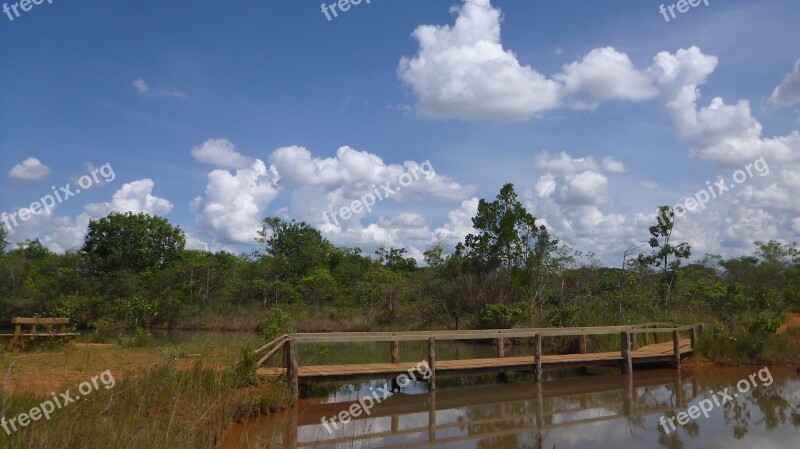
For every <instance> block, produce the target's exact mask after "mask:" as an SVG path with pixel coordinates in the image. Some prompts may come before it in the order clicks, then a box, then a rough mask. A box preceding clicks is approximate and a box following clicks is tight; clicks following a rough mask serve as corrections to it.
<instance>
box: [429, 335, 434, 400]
mask: <svg viewBox="0 0 800 449" xmlns="http://www.w3.org/2000/svg"><path fill="white" fill-rule="evenodd" d="M428 368H430V370H431V377H430V379H428V389H429V390H430V391H436V339H435V338H433V337H431V338H429V339H428Z"/></svg>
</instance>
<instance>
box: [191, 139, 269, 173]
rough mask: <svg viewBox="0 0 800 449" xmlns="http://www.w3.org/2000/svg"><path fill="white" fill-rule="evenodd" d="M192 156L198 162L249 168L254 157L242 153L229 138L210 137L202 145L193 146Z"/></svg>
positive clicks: (224, 166)
mask: <svg viewBox="0 0 800 449" xmlns="http://www.w3.org/2000/svg"><path fill="white" fill-rule="evenodd" d="M192 156H194V158H195V160H197V161H198V162H202V163H205V164H210V165H216V166H217V167H223V168H238V169H242V168H247V167H250V166H251V165H253V162H254V161H253V159H251V158H249V157H247V156H244V155H242V154H240V153H239V152H238V151H236V147H235V146H234V145H233V144H232V143H231V142H230V141H229V140H227V139H208V140H206V141H205V142H203V144H202V145H199V146H196V147H194V148H192Z"/></svg>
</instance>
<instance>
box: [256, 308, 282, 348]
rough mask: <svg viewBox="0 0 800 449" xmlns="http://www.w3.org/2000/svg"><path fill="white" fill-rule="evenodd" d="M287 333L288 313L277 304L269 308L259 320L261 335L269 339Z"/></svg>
mask: <svg viewBox="0 0 800 449" xmlns="http://www.w3.org/2000/svg"><path fill="white" fill-rule="evenodd" d="M287 333H289V315H287V314H286V312H284V311H283V309H281V308H280V307H278V306H274V307H272V308H271V309H269V310H268V311H267V313H266V315H265V316H264V320H263V321H262V322H261V336H262V337H263V338H264V340H266V341H271V340H273V339H275V338H277V337H279V336H281V335H283V334H287Z"/></svg>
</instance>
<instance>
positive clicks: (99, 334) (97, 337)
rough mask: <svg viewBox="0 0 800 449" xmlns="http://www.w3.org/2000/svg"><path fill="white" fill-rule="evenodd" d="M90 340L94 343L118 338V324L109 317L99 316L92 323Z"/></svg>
mask: <svg viewBox="0 0 800 449" xmlns="http://www.w3.org/2000/svg"><path fill="white" fill-rule="evenodd" d="M92 327H93V328H94V332H92V341H93V342H94V343H108V342H109V341H110V340H112V339H113V338H114V337H117V338H119V326H118V325H117V323H116V322H115V321H114V320H113V319H111V318H100V319H99V320H97V321H95V322H93V323H92Z"/></svg>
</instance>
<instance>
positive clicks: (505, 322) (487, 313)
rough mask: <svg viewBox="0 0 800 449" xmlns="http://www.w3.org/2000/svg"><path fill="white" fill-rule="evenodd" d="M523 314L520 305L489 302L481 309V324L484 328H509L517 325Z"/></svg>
mask: <svg viewBox="0 0 800 449" xmlns="http://www.w3.org/2000/svg"><path fill="white" fill-rule="evenodd" d="M523 315H524V312H523V310H522V308H521V307H519V306H515V307H509V306H507V305H505V304H487V305H486V306H484V308H483V310H482V311H481V322H480V326H481V327H482V328H484V329H509V328H512V327H514V326H515V325H517V324H518V323H519V320H520V319H521V318H522V316H523Z"/></svg>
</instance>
